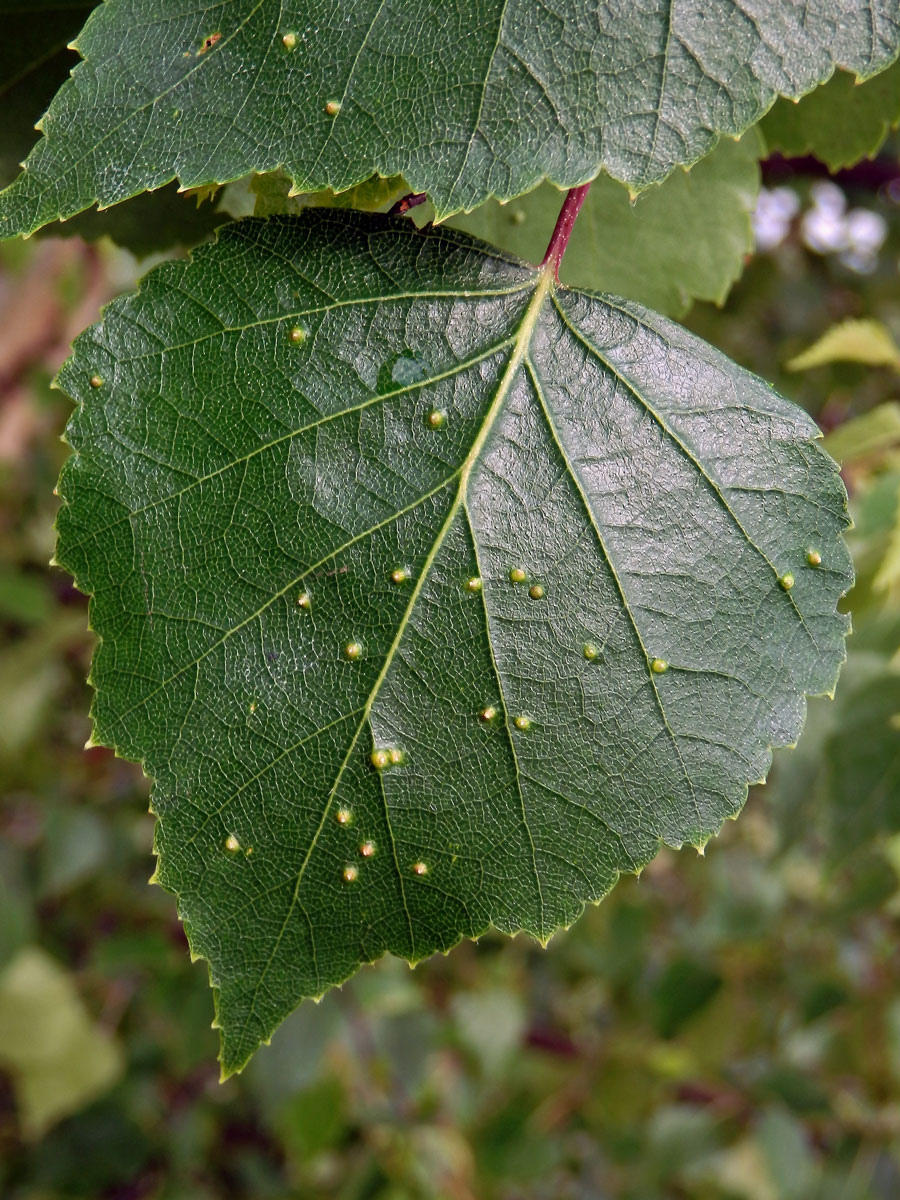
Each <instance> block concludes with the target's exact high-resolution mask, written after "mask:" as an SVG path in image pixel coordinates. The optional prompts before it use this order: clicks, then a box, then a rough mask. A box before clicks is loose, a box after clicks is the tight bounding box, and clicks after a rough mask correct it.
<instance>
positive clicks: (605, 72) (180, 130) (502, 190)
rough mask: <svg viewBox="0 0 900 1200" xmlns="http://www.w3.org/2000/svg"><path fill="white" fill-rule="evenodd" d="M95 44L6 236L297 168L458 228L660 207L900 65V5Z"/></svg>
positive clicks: (443, 21)
mask: <svg viewBox="0 0 900 1200" xmlns="http://www.w3.org/2000/svg"><path fill="white" fill-rule="evenodd" d="M77 45H78V49H79V51H80V53H81V54H82V56H83V58H84V62H83V63H82V64H81V65H80V66H79V67H78V68H77V70H76V71H75V73H74V76H73V78H72V80H71V82H69V83H68V84H67V85H66V86H65V88H64V89H63V90H62V91H61V92H60V93H59V95H58V97H57V99H56V101H55V102H54V104H53V105H52V107H51V109H50V112H49V113H48V116H47V118H46V120H45V121H44V123H43V132H44V135H45V136H44V138H43V140H42V142H41V144H40V145H39V146H38V147H37V148H36V150H35V151H34V153H33V154H32V155H31V156H30V158H29V160H28V164H27V169H26V171H25V172H24V173H23V174H22V176H20V178H19V179H18V180H17V181H16V182H15V183H14V184H13V185H12V187H11V189H10V190H9V191H8V192H7V193H6V194H5V195H4V196H3V197H2V198H0V235H2V236H6V237H8V236H12V235H14V234H18V233H27V232H30V231H31V230H33V229H35V228H36V227H38V226H40V225H42V224H45V223H46V222H47V221H51V220H54V219H56V218H58V217H60V216H69V215H72V214H73V213H75V212H78V211H80V210H81V209H83V208H86V207H89V206H90V205H91V204H93V203H95V202H97V201H99V203H100V204H101V205H109V204H114V203H116V202H118V201H120V200H123V199H126V198H127V197H128V196H131V195H134V194H135V193H137V192H139V191H142V190H145V189H147V188H156V187H159V186H161V185H162V184H163V183H166V182H168V181H169V180H171V179H172V178H173V176H177V178H178V179H179V180H180V182H181V183H182V184H183V185H184V186H185V187H195V186H200V185H203V184H208V183H212V182H224V181H227V180H231V179H237V178H239V177H241V176H243V175H246V174H247V173H248V172H250V171H260V172H263V171H272V170H274V169H275V168H277V167H279V166H281V167H283V168H284V170H285V171H286V172H287V173H288V175H290V176H291V177H292V179H293V180H294V184H295V188H296V190H297V191H303V192H313V191H320V190H322V189H324V188H331V189H333V190H335V191H343V190H344V189H346V188H349V187H352V186H353V185H355V184H358V183H361V182H362V181H363V180H365V179H367V178H369V177H370V176H371V175H372V174H374V173H378V174H381V175H384V176H391V175H402V176H403V177H404V178H405V179H406V180H407V181H408V183H409V184H410V186H411V188H412V189H413V190H414V191H427V192H428V193H429V195H430V196H431V197H432V199H433V200H434V203H435V207H436V209H437V211H438V214H439V215H441V216H446V215H449V214H451V213H453V212H456V211H459V210H461V209H464V210H469V209H472V208H475V207H477V206H478V205H479V204H481V203H483V202H484V201H485V200H486V199H488V198H489V197H490V196H492V195H493V196H496V197H497V198H499V199H507V198H510V197H513V196H516V195H520V194H522V193H524V192H527V191H530V190H531V189H532V188H533V187H534V186H535V185H536V184H538V183H539V182H540V181H541V180H542V179H543V178H545V177H546V178H548V179H549V180H550V181H551V182H554V183H556V184H558V185H559V186H561V187H569V186H572V185H574V184H577V183H583V182H585V181H586V180H588V179H591V178H593V177H594V176H595V175H596V174H597V173H598V172H599V170H600V169H601V167H605V168H606V170H607V171H608V172H609V173H610V174H611V175H612V176H614V177H615V178H617V179H620V180H622V181H624V182H626V183H627V184H629V185H630V186H632V187H633V188H635V189H639V188H642V187H645V186H647V185H648V184H651V183H654V182H657V181H659V180H661V179H664V178H665V177H666V176H667V175H668V174H669V173H670V172H671V171H672V169H673V168H674V167H675V166H677V165H678V164H680V163H691V162H695V161H696V160H697V159H699V158H701V157H702V156H703V155H704V154H707V153H708V152H709V151H710V150H712V148H713V147H714V146H715V144H716V141H717V140H718V137H719V135H720V134H721V133H730V134H737V133H741V132H742V131H743V130H744V129H746V128H747V127H748V126H750V125H752V124H753V123H754V122H755V121H757V120H758V119H759V117H760V116H761V115H762V114H763V113H764V112H765V111H766V109H767V108H768V107H769V106H770V105H771V103H772V101H773V100H774V99H775V97H776V96H777V95H779V94H782V95H789V96H799V95H801V94H803V93H804V92H806V91H808V90H810V89H811V88H812V87H814V86H815V85H816V84H818V83H821V82H822V81H823V80H825V79H827V78H828V77H829V76H830V75H831V74H832V72H833V70H834V67H835V65H838V66H842V67H844V68H846V69H847V70H850V71H853V72H854V73H856V74H860V75H864V76H865V75H869V74H872V73H875V72H877V71H879V70H881V69H883V68H884V67H886V66H888V65H889V63H890V62H891V61H892V60H893V58H894V57H895V56H896V54H897V49H898V45H900V17H898V12H897V8H896V3H895V0H813V2H812V3H810V4H805V5H799V4H797V3H795V2H794V0H769V2H768V3H765V4H758V3H748V2H747V0H743V2H741V3H732V2H726V0H715V3H712V4H697V3H695V2H694V0H668V3H666V2H664V0H657V2H655V3H651V4H649V5H635V4H630V3H615V4H610V5H604V6H600V7H598V6H597V5H595V4H590V3H587V2H586V0H543V2H541V3H534V2H533V0H451V2H450V3H447V2H446V0H441V2H440V3H437V2H436V0H358V2H357V3H354V4H347V3H344V2H342V0H278V2H276V0H227V2H226V3H215V4H213V3H209V2H207V3H199V4H198V3H196V2H195V0H190V2H188V0H154V3H153V4H150V5H148V4H147V0H108V2H107V3H105V4H103V5H102V6H101V7H100V8H99V9H97V10H96V11H95V12H94V13H93V15H92V16H91V18H90V20H89V21H88V23H87V25H86V27H85V29H84V30H83V31H82V33H81V34H80V36H79V38H78V42H77Z"/></svg>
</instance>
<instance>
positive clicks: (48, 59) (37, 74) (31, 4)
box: [0, 0, 97, 186]
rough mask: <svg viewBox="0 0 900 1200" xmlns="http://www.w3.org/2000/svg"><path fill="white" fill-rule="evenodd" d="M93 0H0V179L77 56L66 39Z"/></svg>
mask: <svg viewBox="0 0 900 1200" xmlns="http://www.w3.org/2000/svg"><path fill="white" fill-rule="evenodd" d="M96 3H97V0H0V27H2V29H3V37H2V38H0V106H2V112H3V122H2V125H0V184H3V185H4V186H5V185H6V184H7V183H9V181H10V180H11V179H14V178H15V176H16V175H17V173H18V170H19V167H20V165H21V163H22V160H23V159H24V158H25V156H26V154H27V153H28V151H29V150H30V149H31V147H32V146H33V145H34V143H35V142H36V141H37V137H38V135H37V132H36V130H35V122H36V121H37V120H38V119H39V118H40V117H41V116H42V115H43V114H44V112H45V111H46V109H47V105H48V104H49V103H50V101H51V100H52V99H53V96H54V95H55V93H56V91H57V90H58V88H59V87H60V86H61V85H62V84H63V83H64V82H65V81H66V79H67V78H68V76H69V71H70V70H71V69H72V67H73V66H74V65H75V63H76V62H77V61H78V59H77V57H76V56H75V55H74V54H73V53H72V52H71V51H70V50H69V48H68V44H69V42H70V41H71V40H72V38H73V37H75V35H76V34H77V33H78V30H79V29H80V28H81V27H82V25H83V24H84V23H85V21H86V20H87V17H88V15H89V13H90V12H91V9H93V8H94V7H95V6H96Z"/></svg>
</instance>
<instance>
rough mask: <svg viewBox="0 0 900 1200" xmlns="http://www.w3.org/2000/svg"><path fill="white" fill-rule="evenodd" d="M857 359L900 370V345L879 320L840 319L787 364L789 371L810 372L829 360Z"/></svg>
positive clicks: (859, 361)
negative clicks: (899, 345)
mask: <svg viewBox="0 0 900 1200" xmlns="http://www.w3.org/2000/svg"><path fill="white" fill-rule="evenodd" d="M835 362H856V363H864V364H865V365H866V366H869V367H894V368H895V370H900V347H898V345H897V343H896V342H895V341H894V338H893V336H892V335H891V332H890V330H889V329H887V328H886V327H885V326H884V325H882V323H881V322H880V321H875V320H872V318H870V317H865V318H861V319H857V320H853V319H851V320H849V321H841V322H840V324H839V325H832V327H831V328H830V329H828V330H826V331H825V333H823V334H822V336H821V337H820V338H819V339H818V341H816V342H813V344H812V345H811V346H810V347H809V349H807V350H804V351H803V353H802V354H798V355H796V357H794V358H792V359H791V360H790V362H788V363H786V364H785V365H786V366H787V369H788V370H789V371H809V370H811V369H812V368H813V367H824V366H826V365H827V364H828V363H835Z"/></svg>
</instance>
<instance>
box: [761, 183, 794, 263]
mask: <svg viewBox="0 0 900 1200" xmlns="http://www.w3.org/2000/svg"><path fill="white" fill-rule="evenodd" d="M799 210H800V197H799V196H798V195H797V193H796V192H795V191H794V190H793V188H789V187H778V188H772V189H769V188H763V189H762V191H761V192H760V193H759V199H758V201H757V203H756V211H755V212H754V214H753V232H754V235H755V237H756V248H757V250H760V251H763V252H765V251H766V250H774V249H775V247H776V246H780V245H781V243H782V242H783V241H784V239H785V238H786V237H787V235H788V233H789V232H790V228H791V221H793V219H794V217H795V216H796V215H797V213H798V212H799Z"/></svg>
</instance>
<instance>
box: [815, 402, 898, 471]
mask: <svg viewBox="0 0 900 1200" xmlns="http://www.w3.org/2000/svg"><path fill="white" fill-rule="evenodd" d="M898 445H900V404H898V403H897V401H895V400H888V401H886V402H885V403H884V404H879V405H878V407H877V408H873V409H872V410H871V412H867V413H863V414H862V416H859V417H852V418H851V419H850V420H849V421H845V422H844V423H843V424H842V425H838V427H837V428H836V429H833V430H832V431H831V432H830V433H829V434H828V435H827V437H826V438H825V448H826V449H827V451H828V453H829V454H830V455H831V457H832V458H834V459H837V461H838V462H839V463H841V465H842V466H843V465H844V464H846V463H852V462H856V461H858V460H859V459H862V458H867V457H868V456H870V455H872V454H885V453H887V452H888V451H890V450H891V449H893V448H894V447H895V446H898Z"/></svg>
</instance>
